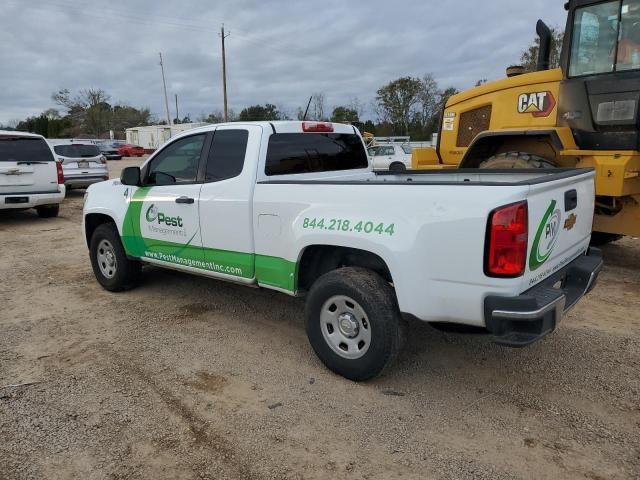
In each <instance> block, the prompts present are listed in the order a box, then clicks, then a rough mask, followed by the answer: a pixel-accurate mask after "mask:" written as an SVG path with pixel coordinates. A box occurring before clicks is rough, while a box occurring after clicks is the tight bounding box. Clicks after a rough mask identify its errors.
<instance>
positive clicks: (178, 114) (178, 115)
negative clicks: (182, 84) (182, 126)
mask: <svg viewBox="0 0 640 480" xmlns="http://www.w3.org/2000/svg"><path fill="white" fill-rule="evenodd" d="M175 95H176V118H177V119H178V120H180V112H179V111H178V94H177V93H176V94H175Z"/></svg>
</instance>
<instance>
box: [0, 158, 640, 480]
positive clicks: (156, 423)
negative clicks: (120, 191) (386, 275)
mask: <svg viewBox="0 0 640 480" xmlns="http://www.w3.org/2000/svg"><path fill="white" fill-rule="evenodd" d="M136 162H139V160H123V161H120V162H118V161H114V162H110V164H111V168H112V171H113V172H112V173H113V176H116V175H118V172H119V170H120V168H121V167H122V166H124V165H130V164H134V163H136ZM82 202H83V191H73V192H71V193H70V194H69V195H68V197H67V199H66V200H65V202H64V204H63V206H62V209H61V214H60V217H58V218H56V219H49V220H43V219H39V218H38V217H37V215H36V214H35V212H34V211H26V212H14V213H6V212H5V213H2V214H0V245H1V250H0V252H1V253H0V305H1V307H0V479H23V478H24V479H26V478H29V479H31V478H33V479H42V478H47V479H67V478H79V479H138V478H140V479H142V478H144V479H201V478H210V479H225V478H229V479H237V478H247V479H262V478H286V479H325V478H345V479H386V478H402V479H425V478H438V479H440V478H443V479H467V478H469V479H471V478H487V479H503V478H523V479H528V478H535V479H578V478H586V479H591V480H597V479H622V478H640V375H639V372H640V339H639V338H640V314H639V312H640V240H637V239H631V238H627V239H624V240H621V241H619V242H617V243H615V244H612V245H610V246H609V247H607V248H606V249H605V255H606V262H607V265H606V269H605V270H604V272H603V274H602V275H601V279H600V283H599V285H598V286H597V288H596V290H595V291H594V292H593V293H592V294H591V295H590V296H589V297H588V298H587V299H585V300H584V301H582V302H581V303H580V304H579V305H578V306H577V307H576V308H575V309H574V310H573V311H572V312H571V313H570V315H569V316H568V317H567V318H565V320H564V322H563V323H562V325H561V326H560V328H559V329H558V331H557V332H555V333H554V334H553V335H551V336H550V337H548V338H547V339H545V340H543V341H541V342H539V343H537V344H535V345H533V346H531V347H529V348H526V349H522V350H512V349H506V348H503V347H499V346H496V345H494V344H493V343H491V341H490V340H489V339H488V338H486V337H484V336H479V335H468V334H467V335H464V334H453V333H442V332H439V331H436V330H434V329H432V328H431V327H429V326H428V325H422V324H413V325H411V330H410V332H411V334H410V339H409V341H408V345H407V348H406V349H405V350H404V351H403V353H402V354H401V356H400V358H399V360H398V362H397V363H396V364H395V366H394V367H393V368H391V369H390V370H388V371H387V372H386V373H385V375H384V376H383V377H381V378H379V379H376V380H375V381H371V382H367V383H364V384H355V383H352V382H349V381H347V380H344V379H343V378H340V377H338V376H336V375H334V374H332V373H330V372H328V371H327V370H326V369H324V368H323V366H322V365H321V364H320V362H319V361H318V359H317V358H316V357H315V355H314V354H313V352H312V350H311V348H310V347H309V345H308V343H307V340H306V336H305V332H304V329H303V300H300V299H293V298H289V297H287V296H285V295H282V294H279V293H275V292H270V291H263V290H257V289H250V288H246V287H241V286H235V285H232V284H228V283H222V282H218V281H214V280H208V279H205V278H200V277H195V276H189V275H185V274H180V273H176V272H171V271H165V270H161V269H157V268H150V267H148V268H146V269H145V273H144V282H143V284H142V285H141V286H140V287H139V288H137V289H136V290H133V291H130V292H126V293H121V294H113V293H109V292H107V291H105V290H103V289H102V288H100V287H99V285H98V284H97V283H96V281H95V280H94V277H93V273H92V271H91V267H90V264H89V259H88V255H87V250H86V248H85V246H84V243H83V239H82V234H81V231H80V221H81V212H82ZM14 385H18V386H14Z"/></svg>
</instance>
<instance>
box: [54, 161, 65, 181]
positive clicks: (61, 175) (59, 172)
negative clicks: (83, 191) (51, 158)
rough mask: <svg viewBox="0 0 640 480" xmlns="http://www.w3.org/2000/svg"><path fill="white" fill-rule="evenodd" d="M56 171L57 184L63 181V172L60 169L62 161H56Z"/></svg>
mask: <svg viewBox="0 0 640 480" xmlns="http://www.w3.org/2000/svg"><path fill="white" fill-rule="evenodd" d="M56 172H58V185H62V184H63V183H64V172H63V171H62V162H56Z"/></svg>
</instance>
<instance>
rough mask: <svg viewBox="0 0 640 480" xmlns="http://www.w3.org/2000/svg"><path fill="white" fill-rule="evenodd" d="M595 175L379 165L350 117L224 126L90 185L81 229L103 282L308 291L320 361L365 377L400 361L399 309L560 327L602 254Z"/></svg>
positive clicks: (402, 315)
mask: <svg viewBox="0 0 640 480" xmlns="http://www.w3.org/2000/svg"><path fill="white" fill-rule="evenodd" d="M593 188H594V172H593V171H592V170H587V169H561V170H560V169H558V170H556V169H553V170H545V169H540V171H536V170H535V169H531V170H526V171H521V170H514V171H509V172H494V171H491V170H474V171H473V173H469V174H468V175H467V174H465V173H464V172H463V173H461V171H460V170H453V171H433V172H431V171H425V173H421V174H407V173H404V174H397V173H390V172H385V173H383V174H376V173H374V172H371V171H370V170H369V162H368V159H367V154H366V151H365V146H364V143H363V142H362V138H361V137H360V135H359V134H358V133H356V132H355V131H354V129H353V127H352V126H350V125H341V124H331V123H323V122H247V123H232V124H219V125H211V126H207V127H203V128H198V129H194V130H190V131H188V132H185V133H183V134H182V135H179V136H176V137H174V138H172V139H171V140H170V141H169V142H168V143H166V144H165V145H164V146H163V147H161V148H160V149H159V150H158V151H157V152H156V153H155V154H154V155H152V156H151V157H150V158H149V159H148V160H147V161H146V162H145V163H144V165H143V166H142V168H139V167H128V168H126V169H124V170H123V172H122V176H121V179H120V181H119V182H118V181H115V182H103V183H100V184H96V185H92V186H91V187H90V188H89V190H88V192H87V197H86V201H85V204H84V211H83V232H84V239H85V241H86V244H87V246H88V247H89V250H90V260H91V264H92V268H93V271H94V274H95V276H96V279H97V281H98V282H99V283H100V284H101V285H102V286H103V287H104V288H105V289H107V290H111V291H119V290H123V289H126V288H130V287H132V286H134V285H136V283H137V282H138V281H139V279H140V272H141V266H142V265H143V264H154V265H158V266H161V267H166V268H172V269H176V270H180V271H183V272H187V273H192V274H201V275H206V276H209V277H212V278H218V279H223V280H227V281H232V282H236V283H239V284H245V285H252V286H260V287H264V288H269V289H273V290H276V291H279V292H283V293H286V294H289V295H303V294H304V295H306V308H305V317H306V331H307V336H308V338H309V341H310V343H311V346H312V347H313V349H314V350H315V352H316V353H317V354H318V356H319V358H320V359H321V360H322V361H323V362H324V363H325V365H326V366H327V367H328V368H330V369H331V370H333V371H335V372H337V373H339V374H340V375H343V376H345V377H347V378H350V379H352V380H366V379H368V378H372V377H374V376H376V375H378V374H380V373H381V372H382V371H383V370H384V369H385V367H387V366H388V365H389V364H390V363H391V362H392V361H393V359H394V358H395V357H396V355H397V353H398V351H399V350H400V348H401V345H402V340H403V338H404V334H403V330H404V322H405V319H406V318H414V319H419V320H422V321H426V322H448V323H453V324H463V325H471V326H476V327H484V328H485V329H486V330H487V331H488V332H490V333H491V334H492V335H493V336H494V338H495V340H496V341H497V342H498V343H500V344H503V345H509V346H525V345H528V344H531V343H533V342H535V341H537V340H539V339H541V338H543V337H544V336H546V335H548V334H549V333H551V332H552V331H554V330H555V328H556V326H557V325H558V323H559V322H560V320H561V319H562V317H563V315H564V313H565V311H567V310H568V309H570V308H571V307H572V306H574V305H575V304H576V302H578V300H579V299H580V298H581V297H582V296H583V295H585V294H586V293H587V292H588V291H590V290H591V288H593V286H594V283H595V281H596V278H597V276H598V273H599V271H600V269H601V267H602V259H601V256H600V253H599V251H598V250H597V249H590V248H589V239H590V235H591V222H592V219H593V209H594V203H595V197H594V193H593ZM407 205H413V206H415V205H419V206H421V207H420V208H407ZM565 334H569V333H566V332H565Z"/></svg>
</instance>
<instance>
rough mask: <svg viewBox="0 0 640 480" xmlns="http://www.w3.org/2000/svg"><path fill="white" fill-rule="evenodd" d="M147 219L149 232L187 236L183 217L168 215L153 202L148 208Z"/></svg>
mask: <svg viewBox="0 0 640 480" xmlns="http://www.w3.org/2000/svg"><path fill="white" fill-rule="evenodd" d="M145 219H146V220H147V229H148V230H149V232H153V233H159V234H161V235H172V236H179V237H186V236H187V232H186V229H185V226H184V222H183V219H182V217H180V216H176V217H172V216H170V215H167V214H165V213H163V212H161V211H160V210H158V207H156V206H155V205H154V204H153V203H152V204H151V205H150V206H149V208H147V212H146V213H145Z"/></svg>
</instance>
